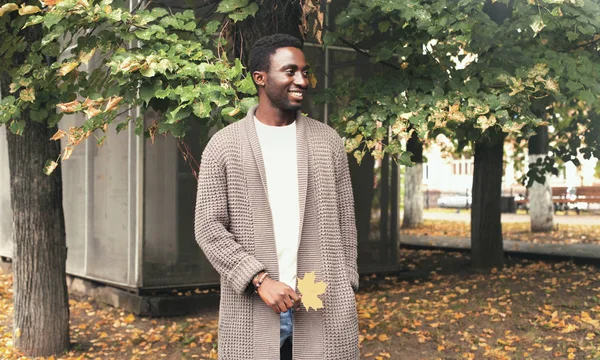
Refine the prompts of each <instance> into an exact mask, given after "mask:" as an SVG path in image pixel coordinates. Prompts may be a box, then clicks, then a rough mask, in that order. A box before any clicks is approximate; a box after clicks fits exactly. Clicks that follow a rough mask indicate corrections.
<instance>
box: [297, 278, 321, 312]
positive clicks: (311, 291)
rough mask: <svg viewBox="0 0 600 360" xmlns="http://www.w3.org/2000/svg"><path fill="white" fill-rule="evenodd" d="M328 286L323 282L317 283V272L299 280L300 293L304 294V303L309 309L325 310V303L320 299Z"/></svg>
mask: <svg viewBox="0 0 600 360" xmlns="http://www.w3.org/2000/svg"><path fill="white" fill-rule="evenodd" d="M326 288H327V284H325V283H324V282H322V281H319V282H315V272H314V271H312V272H309V273H306V274H304V278H302V279H298V291H300V294H302V303H303V304H304V307H305V308H306V311H308V309H310V308H313V309H314V310H318V309H321V308H323V302H322V301H321V299H319V295H321V294H323V293H324V292H325V289H326Z"/></svg>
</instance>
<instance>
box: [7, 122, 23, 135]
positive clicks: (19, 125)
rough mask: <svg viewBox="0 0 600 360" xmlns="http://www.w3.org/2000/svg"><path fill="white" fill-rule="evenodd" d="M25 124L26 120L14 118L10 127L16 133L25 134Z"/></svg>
mask: <svg viewBox="0 0 600 360" xmlns="http://www.w3.org/2000/svg"><path fill="white" fill-rule="evenodd" d="M25 124H26V123H25V120H13V121H12V122H11V123H10V126H9V127H8V128H9V129H10V131H11V132H12V133H13V134H15V135H23V130H25Z"/></svg>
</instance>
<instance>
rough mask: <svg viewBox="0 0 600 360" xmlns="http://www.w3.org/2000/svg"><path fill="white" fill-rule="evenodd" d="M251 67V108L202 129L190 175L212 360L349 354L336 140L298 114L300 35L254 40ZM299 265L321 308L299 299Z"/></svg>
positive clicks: (351, 237) (350, 308) (346, 257)
mask: <svg viewBox="0 0 600 360" xmlns="http://www.w3.org/2000/svg"><path fill="white" fill-rule="evenodd" d="M249 71H250V74H251V75H252V78H253V80H254V82H255V84H256V86H257V89H258V99H259V105H258V106H257V107H255V108H253V109H251V110H250V111H249V112H248V114H247V116H246V117H245V118H244V119H243V120H241V121H239V122H237V123H234V124H231V125H229V126H227V127H226V128H224V129H223V130H221V131H219V132H218V133H216V134H215V135H214V136H213V137H212V139H211V140H210V142H209V144H208V145H207V146H206V149H205V150H204V153H203V155H202V162H201V165H200V172H199V177H198V195H197V201H196V218H195V234H196V240H197V241H198V243H199V245H200V247H201V248H202V250H203V251H204V253H205V254H206V256H207V257H208V259H209V261H210V262H211V264H212V265H213V266H214V267H215V269H216V270H217V271H218V272H219V274H220V275H221V304H220V312H219V314H220V316H219V339H218V344H219V349H218V352H219V359H227V360H243V359H256V360H271V359H279V358H280V356H281V358H282V359H283V358H291V355H292V354H291V352H292V351H293V358H294V359H296V360H301V359H306V360H322V359H331V360H340V359H344V360H346V359H358V357H359V351H358V319H357V314H356V304H355V297H354V291H356V290H357V289H358V273H357V263H356V257H357V250H356V245H357V244H356V228H355V223H354V208H353V199H352V187H351V184H350V176H349V172H348V161H347V157H346V153H345V151H344V148H343V145H342V141H341V139H340V138H339V136H338V135H337V134H336V132H335V131H334V130H333V129H331V128H330V127H328V126H327V125H324V124H322V123H320V122H318V121H315V120H312V119H309V118H307V117H305V116H303V115H302V114H301V112H300V107H301V105H302V100H303V99H304V96H305V94H306V89H307V87H308V65H307V63H306V60H305V58H304V54H303V52H302V43H301V42H300V41H299V40H297V39H296V38H294V37H292V36H289V35H283V34H276V35H272V36H268V37H265V38H262V39H260V40H259V41H257V43H256V44H255V46H254V47H253V50H252V52H251V55H250V64H249ZM307 272H315V275H316V281H323V282H325V283H326V284H327V288H326V290H325V293H324V294H322V295H321V296H320V298H321V300H322V301H323V308H321V309H318V310H314V309H310V310H309V311H307V310H306V308H304V307H303V306H301V296H299V295H298V293H297V292H296V290H295V289H296V284H297V277H298V276H300V277H303V276H304V274H305V273H307ZM290 343H291V345H292V346H291V347H290V346H289V345H290ZM282 345H283V348H282ZM292 347H293V350H292V349H291V348H292ZM286 348H287V349H288V350H287V353H286V351H285V350H282V349H286Z"/></svg>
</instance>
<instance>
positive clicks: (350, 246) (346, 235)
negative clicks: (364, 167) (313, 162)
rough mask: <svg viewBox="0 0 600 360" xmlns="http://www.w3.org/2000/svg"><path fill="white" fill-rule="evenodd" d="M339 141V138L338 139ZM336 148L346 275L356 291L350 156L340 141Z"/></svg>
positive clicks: (337, 186)
mask: <svg viewBox="0 0 600 360" xmlns="http://www.w3.org/2000/svg"><path fill="white" fill-rule="evenodd" d="M338 139H339V138H338ZM339 143H340V144H339V145H338V146H336V149H335V155H336V164H335V167H336V169H335V178H336V179H335V182H336V192H337V202H338V212H339V218H340V228H341V232H342V234H341V237H342V245H343V247H344V260H345V264H346V274H347V275H348V279H349V280H350V285H352V288H353V289H354V291H357V290H358V265H357V257H358V252H357V236H356V223H355V219H354V198H353V195H352V183H351V181H350V170H349V168H348V156H347V155H346V151H345V150H344V146H343V144H342V143H341V141H339Z"/></svg>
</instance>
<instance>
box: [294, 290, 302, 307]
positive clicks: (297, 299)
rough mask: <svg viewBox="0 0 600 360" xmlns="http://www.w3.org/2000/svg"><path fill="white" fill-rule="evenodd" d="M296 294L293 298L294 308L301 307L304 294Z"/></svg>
mask: <svg viewBox="0 0 600 360" xmlns="http://www.w3.org/2000/svg"><path fill="white" fill-rule="evenodd" d="M294 294H295V295H296V296H293V297H292V300H293V301H294V310H298V309H300V304H301V302H302V295H298V294H296V293H294Z"/></svg>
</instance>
